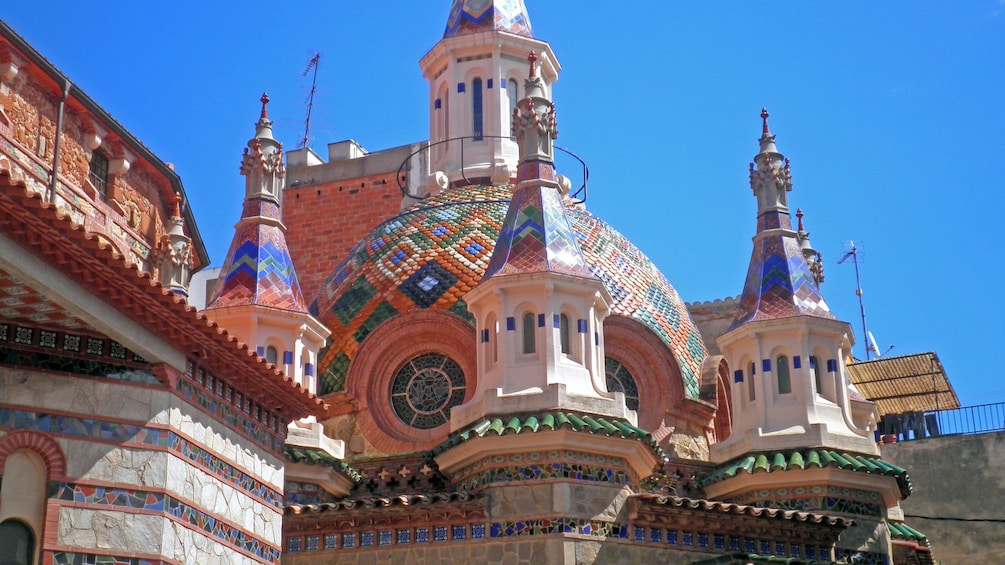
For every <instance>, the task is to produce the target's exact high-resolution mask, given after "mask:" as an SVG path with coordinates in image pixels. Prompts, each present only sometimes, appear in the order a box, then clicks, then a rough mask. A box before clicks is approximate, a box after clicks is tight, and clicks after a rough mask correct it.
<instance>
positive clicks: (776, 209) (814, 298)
mask: <svg viewBox="0 0 1005 565" xmlns="http://www.w3.org/2000/svg"><path fill="white" fill-rule="evenodd" d="M761 119H762V122H763V125H762V130H761V138H760V139H759V145H760V152H759V153H758V154H757V155H755V156H754V162H753V163H751V164H750V187H751V188H752V189H753V191H754V195H755V196H756V197H757V203H758V211H757V233H756V234H755V236H754V250H753V253H752V254H751V257H750V266H749V268H748V269H747V278H746V282H745V284H744V287H743V294H742V295H741V298H740V306H741V309H742V311H743V315H742V317H741V318H740V319H739V320H737V321H736V323H734V324H733V327H736V326H738V325H740V324H743V323H745V322H751V321H759V320H772V319H778V318H788V317H792V316H802V315H806V316H817V317H821V318H829V319H836V318H835V316H834V315H833V314H832V313H831V312H830V308H828V306H827V303H826V302H825V301H824V297H823V295H822V294H821V293H820V287H819V284H818V282H817V281H816V279H815V278H814V275H813V272H812V269H811V268H810V265H809V264H808V263H807V261H806V254H805V253H804V252H803V244H802V241H801V239H800V237H799V233H798V232H797V231H795V230H793V229H792V220H791V218H790V216H789V208H788V205H787V199H788V197H787V193H788V191H790V190H792V178H791V173H790V170H789V161H788V159H785V158H784V156H783V155H782V154H781V153H779V152H778V148H777V147H776V146H775V136H774V135H772V134H771V129H770V128H769V127H768V111H767V110H766V109H763V108H762V109H761Z"/></svg>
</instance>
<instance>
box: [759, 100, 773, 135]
mask: <svg viewBox="0 0 1005 565" xmlns="http://www.w3.org/2000/svg"><path fill="white" fill-rule="evenodd" d="M769 115H770V114H768V109H767V108H764V107H762V108H761V120H763V121H764V125H763V127H762V128H761V134H763V135H771V130H770V129H768V116H769Z"/></svg>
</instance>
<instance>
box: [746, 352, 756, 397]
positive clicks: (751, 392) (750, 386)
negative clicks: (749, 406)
mask: <svg viewBox="0 0 1005 565" xmlns="http://www.w3.org/2000/svg"><path fill="white" fill-rule="evenodd" d="M747 372H748V373H749V374H750V378H748V379H747V398H748V399H749V400H750V402H753V401H755V400H757V393H756V392H755V390H756V387H755V386H754V362H753V361H751V362H750V366H749V367H748V370H747Z"/></svg>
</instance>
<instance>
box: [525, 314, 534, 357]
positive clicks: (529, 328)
mask: <svg viewBox="0 0 1005 565" xmlns="http://www.w3.org/2000/svg"><path fill="white" fill-rule="evenodd" d="M536 351H537V336H536V335H535V333H534V314H532V313H530V312H527V313H526V314H524V315H523V352H524V353H534V352H536Z"/></svg>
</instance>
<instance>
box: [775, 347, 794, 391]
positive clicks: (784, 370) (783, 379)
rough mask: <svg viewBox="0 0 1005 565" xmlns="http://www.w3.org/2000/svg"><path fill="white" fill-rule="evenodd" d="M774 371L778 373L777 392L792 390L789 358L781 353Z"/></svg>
mask: <svg viewBox="0 0 1005 565" xmlns="http://www.w3.org/2000/svg"><path fill="white" fill-rule="evenodd" d="M776 364H777V365H778V366H777V367H776V369H775V371H776V372H777V374H778V394H789V393H790V392H792V379H791V378H790V377H789V358H788V357H786V356H784V355H782V356H781V357H779V358H778V360H777V362H776Z"/></svg>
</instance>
